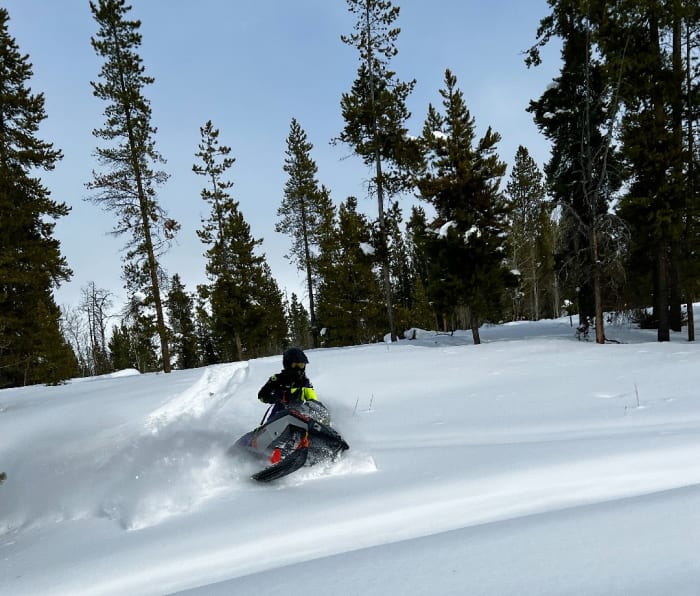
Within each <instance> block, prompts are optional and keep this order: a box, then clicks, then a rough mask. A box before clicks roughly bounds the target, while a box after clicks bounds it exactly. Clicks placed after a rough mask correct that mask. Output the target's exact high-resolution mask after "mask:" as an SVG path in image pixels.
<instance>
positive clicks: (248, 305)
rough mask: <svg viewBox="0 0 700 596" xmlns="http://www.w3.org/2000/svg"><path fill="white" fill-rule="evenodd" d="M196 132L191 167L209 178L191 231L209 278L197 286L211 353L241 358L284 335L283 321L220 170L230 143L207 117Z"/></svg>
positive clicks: (226, 164) (229, 161)
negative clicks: (202, 215)
mask: <svg viewBox="0 0 700 596" xmlns="http://www.w3.org/2000/svg"><path fill="white" fill-rule="evenodd" d="M200 133H201V142H200V144H199V151H198V152H197V153H196V156H197V157H199V158H201V160H202V165H199V164H195V165H194V166H193V171H194V172H195V173H197V174H199V175H201V176H204V177H205V178H206V179H207V181H208V183H209V186H207V187H205V188H203V189H202V191H201V196H202V199H203V200H205V201H207V202H208V203H209V204H210V208H211V212H210V215H209V217H208V219H206V220H203V221H202V223H203V227H202V228H201V229H200V230H197V234H198V236H199V238H200V239H201V241H202V242H203V243H204V244H205V245H207V246H209V248H208V249H207V251H206V252H205V257H206V258H207V266H206V270H207V274H208V276H209V278H210V279H211V280H212V281H211V283H210V284H208V285H201V286H199V292H200V296H201V297H202V298H203V299H204V300H205V301H207V302H208V305H209V312H208V316H209V317H210V318H211V320H210V323H209V324H210V328H211V333H212V338H213V344H214V348H215V352H216V358H217V359H218V360H219V361H223V362H228V361H232V360H243V359H244V358H246V357H254V356H256V355H258V354H259V353H261V352H264V351H265V350H266V349H267V348H265V347H263V346H262V344H263V343H264V345H265V346H268V345H269V342H271V341H272V342H273V343H276V342H277V338H278V337H282V338H284V337H286V334H287V331H286V328H284V329H280V328H279V327H280V326H282V327H284V326H285V321H284V310H283V305H282V294H281V292H280V291H279V288H278V287H277V284H276V282H275V281H274V279H272V276H271V274H270V270H269V267H268V266H267V263H266V261H265V256H264V255H258V254H256V249H257V247H258V246H259V245H260V244H262V240H258V239H255V238H253V237H252V235H251V232H250V226H249V225H248V223H247V222H246V221H245V218H244V217H243V214H242V213H241V212H240V210H239V205H238V202H237V201H235V200H234V199H233V198H232V197H231V196H230V194H229V192H228V189H229V188H231V187H232V186H233V183H232V182H231V181H229V180H226V179H225V178H224V174H225V173H226V171H227V170H228V168H230V167H231V166H232V165H233V163H234V161H235V160H234V159H233V158H231V157H229V154H230V151H231V150H230V148H229V147H227V146H224V145H220V144H219V130H218V129H216V128H214V126H213V125H212V123H211V121H209V122H207V123H206V124H205V125H204V126H203V127H201V128H200ZM270 334H273V335H270Z"/></svg>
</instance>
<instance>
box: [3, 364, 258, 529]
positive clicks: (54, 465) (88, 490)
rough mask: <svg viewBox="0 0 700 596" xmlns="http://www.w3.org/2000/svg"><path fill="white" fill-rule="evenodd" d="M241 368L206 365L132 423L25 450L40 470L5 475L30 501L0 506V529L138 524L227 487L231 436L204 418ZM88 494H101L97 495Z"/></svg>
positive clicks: (231, 476) (229, 391)
mask: <svg viewBox="0 0 700 596" xmlns="http://www.w3.org/2000/svg"><path fill="white" fill-rule="evenodd" d="M247 367H248V365H247V363H232V364H225V365H219V366H214V367H209V368H206V369H204V371H203V373H202V375H201V377H200V378H199V379H198V380H197V381H196V382H195V383H194V384H193V385H191V386H190V387H188V388H187V389H185V390H184V391H182V392H180V393H178V394H176V395H173V396H172V397H171V398H170V399H168V400H167V401H166V402H165V403H164V404H162V405H161V406H160V407H158V408H157V409H155V410H154V411H152V412H151V413H150V414H148V415H147V416H146V417H145V420H143V421H141V422H140V423H139V421H136V423H135V424H134V423H133V422H129V423H126V424H123V425H121V426H118V427H113V428H108V429H105V430H102V431H100V432H97V433H95V434H94V435H92V436H89V437H86V436H81V437H79V438H76V439H74V440H72V441H66V442H65V443H64V444H62V445H58V446H57V447H56V449H55V450H53V451H51V452H36V453H35V452H31V451H29V452H28V453H27V455H26V457H27V458H30V459H35V460H37V461H39V462H41V467H42V468H43V469H44V470H45V473H44V474H42V476H41V477H29V476H27V477H26V478H24V477H23V474H24V468H21V469H19V470H18V471H17V472H15V473H14V474H13V475H14V476H16V477H17V479H18V482H16V483H13V484H12V485H10V487H3V489H5V490H13V491H17V492H18V493H22V491H32V494H31V496H29V495H28V496H27V497H26V498H24V499H23V498H18V499H17V500H18V501H19V502H22V501H24V502H27V503H31V505H28V506H27V507H25V508H24V509H18V510H15V511H13V512H11V513H10V514H9V515H8V516H2V511H1V509H0V534H2V533H6V532H12V531H18V530H19V529H22V528H38V527H42V526H45V525H51V524H55V523H59V522H62V521H67V520H78V519H87V518H90V517H107V518H109V519H111V520H113V521H115V522H117V523H118V524H119V525H120V526H121V527H122V528H124V529H128V530H135V529H142V528H146V527H150V526H153V525H156V524H158V523H160V522H162V521H163V520H165V519H167V518H169V517H171V516H173V515H177V514H181V513H184V512H187V511H189V510H191V509H193V508H194V507H196V506H198V505H199V504H201V503H202V502H203V501H205V500H207V499H208V498H210V497H212V496H215V495H216V494H219V493H220V492H221V491H223V490H227V489H228V488H230V487H231V485H232V482H234V481H235V480H236V479H237V476H236V475H235V473H232V470H231V466H230V462H229V461H228V460H227V458H226V455H225V451H226V448H227V447H228V445H229V443H230V442H231V435H230V433H229V432H223V431H219V430H215V429H214V428H213V426H214V425H213V424H212V422H213V421H214V420H215V416H216V413H217V412H218V411H219V410H220V409H221V408H222V407H223V405H224V404H225V403H226V402H227V401H228V400H229V399H231V398H232V397H233V396H234V395H235V393H236V390H237V388H238V386H239V385H240V384H241V383H242V382H243V381H244V380H245V378H246V376H247V372H248V368H247ZM115 446H116V447H117V448H116V449H115ZM31 467H33V466H27V468H31ZM238 480H240V478H238ZM96 494H97V495H99V494H101V495H102V497H101V498H100V499H99V500H98V502H95V495H96Z"/></svg>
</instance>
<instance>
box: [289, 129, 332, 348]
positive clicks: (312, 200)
mask: <svg viewBox="0 0 700 596" xmlns="http://www.w3.org/2000/svg"><path fill="white" fill-rule="evenodd" d="M311 149H313V145H312V144H311V143H310V142H309V141H308V139H307V136H306V133H305V132H304V130H303V129H302V128H301V126H300V125H299V123H298V122H297V121H296V119H294V118H293V119H292V122H291V125H290V130H289V136H288V137H287V151H286V156H287V157H286V158H285V160H284V171H285V172H286V173H287V175H288V179H287V182H286V184H285V187H284V199H283V200H282V204H281V205H280V208H279V209H278V211H277V216H278V217H279V218H280V219H279V221H278V222H277V225H276V226H275V230H276V231H277V232H281V233H283V234H287V235H288V236H289V237H290V238H291V240H292V249H291V251H290V253H289V255H287V258H289V259H290V260H291V261H292V262H293V263H294V264H295V265H296V266H297V269H299V270H300V271H303V272H304V274H305V275H306V285H307V292H308V295H309V311H310V314H311V335H312V340H313V346H314V347H318V329H317V326H316V307H315V296H314V278H315V276H316V262H315V261H316V257H317V254H318V247H319V245H320V242H321V234H322V230H323V225H324V222H326V221H327V220H328V218H329V217H332V210H333V206H332V203H331V200H330V197H329V194H328V191H327V190H326V189H325V188H321V189H319V186H318V181H317V180H316V173H317V171H318V168H317V166H316V163H315V162H314V160H313V159H312V158H311V155H310V153H311Z"/></svg>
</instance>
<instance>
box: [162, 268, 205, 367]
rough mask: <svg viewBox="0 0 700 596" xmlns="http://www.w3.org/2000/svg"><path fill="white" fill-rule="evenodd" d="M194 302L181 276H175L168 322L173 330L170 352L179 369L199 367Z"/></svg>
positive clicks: (169, 300) (172, 282)
mask: <svg viewBox="0 0 700 596" xmlns="http://www.w3.org/2000/svg"><path fill="white" fill-rule="evenodd" d="M193 302H194V301H193V299H192V296H190V295H189V294H188V293H187V292H186V290H185V285H184V284H183V283H182V281H181V280H180V276H179V275H177V274H175V275H173V278H172V281H171V283H170V290H169V291H168V303H167V305H168V321H170V327H171V330H172V340H171V350H170V352H171V354H172V356H174V358H175V367H176V368H179V369H185V368H194V367H196V366H198V365H199V357H198V354H197V335H196V330H195V324H194V312H193Z"/></svg>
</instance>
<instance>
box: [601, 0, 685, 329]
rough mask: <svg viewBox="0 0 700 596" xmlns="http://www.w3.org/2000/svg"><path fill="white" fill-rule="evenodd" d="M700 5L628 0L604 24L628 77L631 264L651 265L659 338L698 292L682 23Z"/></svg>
mask: <svg viewBox="0 0 700 596" xmlns="http://www.w3.org/2000/svg"><path fill="white" fill-rule="evenodd" d="M698 12H699V11H698V7H697V3H685V2H680V1H677V2H661V1H660V0H649V1H648V2H644V3H639V4H638V5H629V6H625V7H624V8H622V9H621V10H620V11H619V12H616V14H615V15H614V16H613V17H612V18H610V19H607V20H606V22H605V26H604V27H602V28H601V29H602V34H601V41H600V45H601V48H602V52H603V54H604V55H605V56H606V58H607V59H608V61H609V62H611V63H613V64H616V65H619V66H618V67H619V68H620V69H621V70H622V71H623V73H624V79H625V84H624V85H623V86H622V88H621V98H622V101H623V102H624V104H625V107H626V108H627V109H626V110H625V112H624V116H623V118H622V124H621V141H622V154H623V157H624V159H625V163H626V166H627V168H626V182H627V185H628V188H629V190H628V193H627V194H626V196H625V197H623V200H622V201H621V202H620V214H621V215H622V217H624V218H625V220H626V221H627V222H628V224H629V225H630V227H631V228H632V234H633V246H632V260H631V266H630V270H632V271H634V270H635V269H636V271H639V272H641V273H642V274H644V273H645V272H647V271H649V272H651V275H650V276H647V278H650V281H651V284H650V285H649V286H648V287H649V293H650V294H651V296H650V299H651V298H652V297H653V305H654V317H653V318H654V325H655V326H656V327H657V338H658V340H659V341H668V340H669V339H670V330H675V331H680V330H681V295H682V292H683V290H684V289H685V291H686V292H688V291H689V292H691V293H692V282H690V281H689V280H682V279H681V278H682V277H683V275H684V274H686V275H688V274H691V272H692V269H693V268H694V265H695V262H696V261H697V259H696V257H695V256H694V255H693V256H690V259H687V258H685V255H687V254H688V252H687V251H685V252H684V251H683V250H682V247H683V245H684V244H685V243H686V240H687V239H689V238H692V236H693V234H694V232H693V228H695V227H696V226H697V216H696V215H695V216H694V215H693V213H697V211H698V207H697V201H698V197H697V193H693V192H692V190H691V189H692V183H691V181H690V179H689V177H688V172H689V171H690V168H689V164H690V163H692V161H694V160H692V159H691V160H689V159H688V153H687V148H688V147H687V145H685V146H684V143H683V130H682V128H683V101H684V99H683V98H684V97H685V98H686V100H685V101H686V102H687V100H688V99H689V98H690V95H689V94H688V91H689V90H688V89H686V90H685V91H684V89H683V82H684V79H686V76H685V73H684V70H685V69H687V68H689V67H690V65H684V64H683V60H682V54H681V25H682V23H685V24H686V26H687V27H688V28H692V27H693V26H697V24H698V22H699V21H698ZM618 36H620V38H619V39H617V37H618ZM623 43H624V45H623ZM693 203H695V204H693ZM691 252H692V249H691ZM686 263H687V264H689V265H690V267H687V265H686ZM635 265H637V267H635ZM640 266H641V267H640ZM689 302H692V297H691V299H690V300H689Z"/></svg>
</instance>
